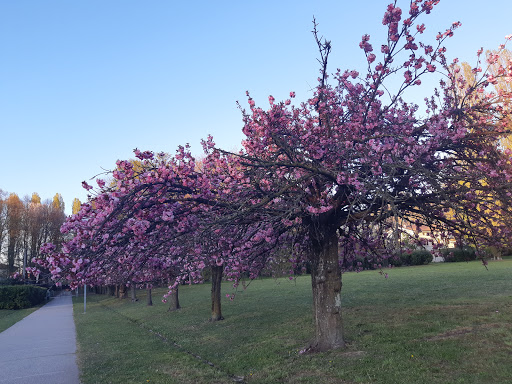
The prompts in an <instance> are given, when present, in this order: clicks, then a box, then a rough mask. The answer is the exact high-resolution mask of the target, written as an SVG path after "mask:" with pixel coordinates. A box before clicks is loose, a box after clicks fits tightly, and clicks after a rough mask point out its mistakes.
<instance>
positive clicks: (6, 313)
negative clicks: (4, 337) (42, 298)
mask: <svg viewBox="0 0 512 384" xmlns="http://www.w3.org/2000/svg"><path fill="white" fill-rule="evenodd" d="M44 304H46V302H44V303H42V304H41V305H37V306H35V307H32V308H25V309H0V332H3V331H5V330H6V329H7V328H9V327H11V326H13V325H14V324H16V323H17V322H18V321H20V320H22V319H23V318H24V317H27V316H28V315H30V314H31V313H32V312H34V311H36V310H38V309H39V308H41V307H42V306H43V305H44Z"/></svg>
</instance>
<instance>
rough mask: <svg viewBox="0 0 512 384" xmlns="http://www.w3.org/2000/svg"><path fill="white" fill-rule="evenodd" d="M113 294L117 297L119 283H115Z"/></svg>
mask: <svg viewBox="0 0 512 384" xmlns="http://www.w3.org/2000/svg"><path fill="white" fill-rule="evenodd" d="M114 296H115V297H117V298H118V299H119V285H118V284H116V285H115V290H114Z"/></svg>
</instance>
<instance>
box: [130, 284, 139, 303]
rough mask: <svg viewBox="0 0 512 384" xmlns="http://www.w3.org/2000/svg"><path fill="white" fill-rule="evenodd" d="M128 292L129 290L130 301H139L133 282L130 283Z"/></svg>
mask: <svg viewBox="0 0 512 384" xmlns="http://www.w3.org/2000/svg"><path fill="white" fill-rule="evenodd" d="M130 292H131V298H132V302H135V301H139V299H137V287H136V286H135V284H133V283H132V284H130Z"/></svg>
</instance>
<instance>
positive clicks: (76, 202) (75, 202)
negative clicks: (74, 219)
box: [71, 197, 82, 215]
mask: <svg viewBox="0 0 512 384" xmlns="http://www.w3.org/2000/svg"><path fill="white" fill-rule="evenodd" d="M81 206H82V202H81V201H80V200H79V199H77V198H76V197H75V198H74V199H73V206H72V210H71V213H72V214H73V215H76V214H77V213H78V212H79V211H80V207H81Z"/></svg>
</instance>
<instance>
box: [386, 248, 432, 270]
mask: <svg viewBox="0 0 512 384" xmlns="http://www.w3.org/2000/svg"><path fill="white" fill-rule="evenodd" d="M432 259H433V257H432V254H431V253H430V252H429V251H427V250H426V249H417V250H415V251H409V252H407V251H404V252H403V253H401V254H398V255H396V256H394V257H392V258H390V259H389V264H391V265H392V266H394V267H401V266H403V265H424V264H428V263H430V262H431V261H432Z"/></svg>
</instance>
